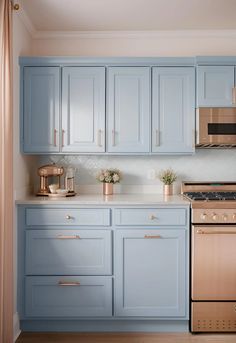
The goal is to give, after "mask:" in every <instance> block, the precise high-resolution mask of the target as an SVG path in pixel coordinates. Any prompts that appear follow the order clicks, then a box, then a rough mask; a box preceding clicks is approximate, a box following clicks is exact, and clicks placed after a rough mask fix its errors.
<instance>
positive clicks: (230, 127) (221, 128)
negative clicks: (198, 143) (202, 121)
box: [208, 123, 236, 135]
mask: <svg viewBox="0 0 236 343" xmlns="http://www.w3.org/2000/svg"><path fill="white" fill-rule="evenodd" d="M208 134H209V135H236V123H208Z"/></svg>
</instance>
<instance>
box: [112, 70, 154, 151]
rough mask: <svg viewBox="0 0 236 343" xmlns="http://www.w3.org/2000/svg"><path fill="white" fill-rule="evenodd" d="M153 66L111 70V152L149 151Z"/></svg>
mask: <svg viewBox="0 0 236 343" xmlns="http://www.w3.org/2000/svg"><path fill="white" fill-rule="evenodd" d="M149 74H150V69H149V68H148V67H111V68H109V70H108V100H107V101H108V103H107V116H108V130H107V140H108V150H107V151H108V152H114V153H120V152H124V153H126V152H127V153H132V152H149V129H150V75H149Z"/></svg>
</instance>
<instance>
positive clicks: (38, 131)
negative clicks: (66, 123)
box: [22, 67, 60, 153]
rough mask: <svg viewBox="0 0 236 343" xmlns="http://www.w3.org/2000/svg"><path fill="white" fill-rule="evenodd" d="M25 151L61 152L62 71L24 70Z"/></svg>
mask: <svg viewBox="0 0 236 343" xmlns="http://www.w3.org/2000/svg"><path fill="white" fill-rule="evenodd" d="M23 99H24V100H23V117H22V118H23V123H22V124H23V125H22V127H23V137H22V138H23V151H24V152H27V153H48V152H59V104H60V68H58V67H24V70H23Z"/></svg>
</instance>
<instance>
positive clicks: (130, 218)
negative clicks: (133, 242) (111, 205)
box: [115, 208, 187, 226]
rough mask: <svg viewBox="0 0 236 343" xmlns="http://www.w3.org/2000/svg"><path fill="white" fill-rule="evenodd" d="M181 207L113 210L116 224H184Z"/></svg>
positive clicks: (184, 218) (184, 211)
mask: <svg viewBox="0 0 236 343" xmlns="http://www.w3.org/2000/svg"><path fill="white" fill-rule="evenodd" d="M186 216H187V213H186V209H183V208H148V209H146V208H132V209H125V208H120V209H117V210H116V211H115V224H116V225H135V226H137V225H148V226H150V225H153V226H154V225H155V226H160V225H174V226H176V225H179V226H180V225H181V226H184V225H186Z"/></svg>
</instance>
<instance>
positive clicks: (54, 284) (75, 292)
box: [25, 276, 112, 318]
mask: <svg viewBox="0 0 236 343" xmlns="http://www.w3.org/2000/svg"><path fill="white" fill-rule="evenodd" d="M25 315H26V317H30V318H32V317H53V318H56V317H57V318H58V317H64V318H66V317H101V316H102V317H104V316H105V317H109V316H112V278H111V277H108V276H76V277H75V276H73V277H72V276H63V277H62V276H60V277H59V276H27V277H26V279H25Z"/></svg>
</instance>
